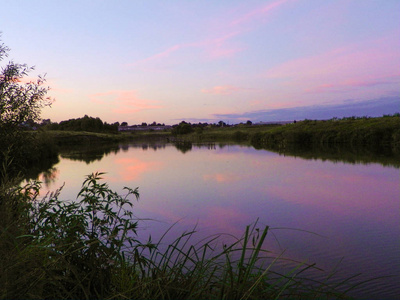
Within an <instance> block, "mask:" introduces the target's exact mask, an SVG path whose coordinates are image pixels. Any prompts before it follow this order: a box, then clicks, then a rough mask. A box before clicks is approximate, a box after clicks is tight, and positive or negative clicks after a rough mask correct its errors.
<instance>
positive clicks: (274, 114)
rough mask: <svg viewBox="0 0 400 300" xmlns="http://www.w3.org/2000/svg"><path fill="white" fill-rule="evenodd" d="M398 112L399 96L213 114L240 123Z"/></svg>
mask: <svg viewBox="0 0 400 300" xmlns="http://www.w3.org/2000/svg"><path fill="white" fill-rule="evenodd" d="M395 112H400V96H393V97H383V98H377V99H371V100H366V101H355V100H347V101H343V102H342V103H340V104H331V105H310V106H298V107H289V108H280V109H261V110H256V111H250V112H245V113H237V114H228V113H226V114H214V116H215V117H216V118H219V119H222V120H228V119H229V120H230V121H231V122H240V121H243V120H252V121H253V122H259V121H265V122H269V121H271V122H277V121H290V120H303V119H330V118H333V117H338V118H342V117H349V116H370V117H379V116H382V115H383V114H393V113H395Z"/></svg>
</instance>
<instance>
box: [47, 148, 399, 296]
mask: <svg viewBox="0 0 400 300" xmlns="http://www.w3.org/2000/svg"><path fill="white" fill-rule="evenodd" d="M96 153H97V152H96V151H94V152H93V151H92V152H89V155H87V154H88V152H86V154H85V153H83V152H80V151H79V149H78V150H76V149H75V151H74V152H66V153H64V154H63V155H62V156H61V158H60V162H59V163H58V164H57V165H55V166H54V168H53V172H52V173H51V176H48V177H47V178H43V176H42V179H43V180H45V179H47V188H48V189H50V190H54V189H56V188H57V187H59V186H61V185H62V184H63V183H64V182H65V187H64V188H63V191H62V193H61V197H60V198H62V199H75V198H76V194H77V193H78V191H79V189H80V187H81V184H82V181H83V179H84V176H85V175H87V174H90V173H92V172H94V171H101V172H107V174H105V175H104V176H103V177H104V179H105V181H107V182H108V183H109V184H110V186H111V187H112V188H113V189H115V190H117V191H120V192H121V193H122V188H123V187H124V186H128V187H132V188H134V187H139V192H140V201H139V202H137V203H135V206H134V213H135V215H136V216H137V217H138V218H141V219H153V220H155V221H142V222H141V223H140V224H141V225H140V227H141V231H140V235H142V236H146V235H148V234H151V235H152V236H153V239H157V237H160V236H161V235H162V234H163V233H164V232H165V230H167V228H169V226H171V225H172V224H173V223H175V222H176V221H179V222H178V224H177V225H175V227H174V230H173V232H176V233H179V232H183V231H184V230H190V229H193V228H194V227H195V226H197V227H196V228H197V230H198V231H199V235H200V236H208V235H211V234H215V233H229V234H233V235H236V236H238V237H240V236H241V235H242V234H243V232H244V229H245V227H246V225H248V224H251V223H254V222H255V221H256V220H257V219H258V220H259V221H258V222H259V225H260V227H262V226H263V225H269V226H270V227H272V228H275V229H274V230H273V231H272V232H273V236H272V235H271V236H270V239H269V240H268V241H267V244H266V247H267V248H268V249H270V250H272V251H274V252H275V253H277V254H279V253H281V252H282V251H283V250H284V251H285V253H284V255H285V257H289V258H291V259H295V260H297V261H304V262H308V263H313V262H315V263H316V264H317V266H318V267H319V268H322V269H324V270H326V271H327V272H329V271H331V270H333V269H334V268H335V266H337V264H338V263H339V262H340V261H341V262H340V264H339V267H338V269H337V270H338V271H339V273H338V274H339V275H338V279H343V278H346V277H348V276H352V275H355V274H358V273H361V275H360V276H359V277H357V279H359V280H368V279H370V278H373V277H377V276H388V275H391V276H393V277H390V278H385V279H383V280H377V281H372V282H371V283H369V284H367V285H364V286H363V287H362V288H361V289H359V290H357V291H355V295H356V296H357V297H362V298H366V297H367V298H376V299H381V298H386V299H388V298H393V299H395V298H397V296H399V295H400V288H399V286H398V285H397V282H398V281H399V280H400V277H399V275H400V257H399V253H400V252H399V250H400V219H399V195H400V185H399V169H398V168H396V167H393V166H383V165H381V164H378V163H370V164H348V163H344V162H332V161H323V160H318V159H308V160H306V159H302V158H299V157H291V156H283V155H279V154H277V153H274V152H269V151H266V150H255V149H254V148H252V147H244V146H238V145H225V146H218V145H203V146H191V145H189V146H188V145H186V147H184V146H183V147H179V149H178V148H177V147H175V146H173V145H170V144H159V145H157V144H154V145H150V146H149V145H148V144H141V145H133V144H132V145H123V146H120V147H115V148H114V149H113V151H105V153H106V154H104V155H103V153H104V152H101V151H100V154H99V153H97V154H96ZM283 228H295V229H300V230H304V231H296V230H290V229H289V230H288V229H283ZM305 231H308V232H313V233H317V234H318V235H315V234H312V233H307V232H305ZM172 234H173V233H172ZM173 238H175V237H171V239H173Z"/></svg>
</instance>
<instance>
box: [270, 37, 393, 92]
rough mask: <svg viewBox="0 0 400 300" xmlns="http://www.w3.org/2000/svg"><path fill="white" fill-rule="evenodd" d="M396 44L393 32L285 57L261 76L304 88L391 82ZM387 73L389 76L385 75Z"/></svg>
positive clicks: (358, 85)
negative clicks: (295, 56)
mask: <svg viewBox="0 0 400 300" xmlns="http://www.w3.org/2000/svg"><path fill="white" fill-rule="evenodd" d="M397 44H398V42H397V37H395V36H386V37H383V38H380V39H377V40H376V39H375V40H367V41H364V42H361V43H356V44H352V45H347V46H344V47H340V48H337V49H333V50H330V51H327V52H324V53H321V54H319V55H315V56H310V57H303V58H298V59H294V60H289V61H287V62H284V63H282V64H280V65H277V66H275V67H272V68H270V69H269V70H268V71H267V72H266V73H265V76H266V78H268V79H279V80H283V81H285V82H287V83H291V82H292V83H295V84H296V85H297V86H303V91H306V92H312V91H314V92H321V91H324V90H332V89H335V88H341V89H342V88H344V87H347V88H350V87H360V86H364V87H366V86H373V85H377V84H383V83H384V82H388V83H389V82H395V81H396V80H398V78H397V79H396V78H395V77H396V76H398V74H399V71H398V65H399V63H400V53H399V51H398V50H397V49H398V48H397V47H396V45H397ZM391 45H392V47H391ZM371 74H373V75H371ZM393 76H394V77H393ZM389 77H393V78H392V79H389V80H386V79H385V78H389Z"/></svg>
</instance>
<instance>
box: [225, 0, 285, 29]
mask: <svg viewBox="0 0 400 300" xmlns="http://www.w3.org/2000/svg"><path fill="white" fill-rule="evenodd" d="M286 2H288V0H279V1H275V2H272V3H269V4H267V5H264V6H261V7H258V8H256V9H254V10H252V11H250V12H247V13H245V14H244V15H242V16H240V17H239V18H237V19H236V20H234V21H232V22H231V26H237V25H243V24H246V23H249V22H251V21H254V20H260V19H264V18H265V16H267V15H268V14H269V13H271V11H272V10H274V9H276V8H278V7H280V6H282V5H283V4H285V3H286Z"/></svg>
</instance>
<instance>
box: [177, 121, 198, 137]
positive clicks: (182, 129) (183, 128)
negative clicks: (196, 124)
mask: <svg viewBox="0 0 400 300" xmlns="http://www.w3.org/2000/svg"><path fill="white" fill-rule="evenodd" d="M191 132H193V128H192V125H191V124H190V123H186V122H185V121H182V122H180V123H179V125H177V126H175V127H174V128H173V129H172V134H188V133H191Z"/></svg>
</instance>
